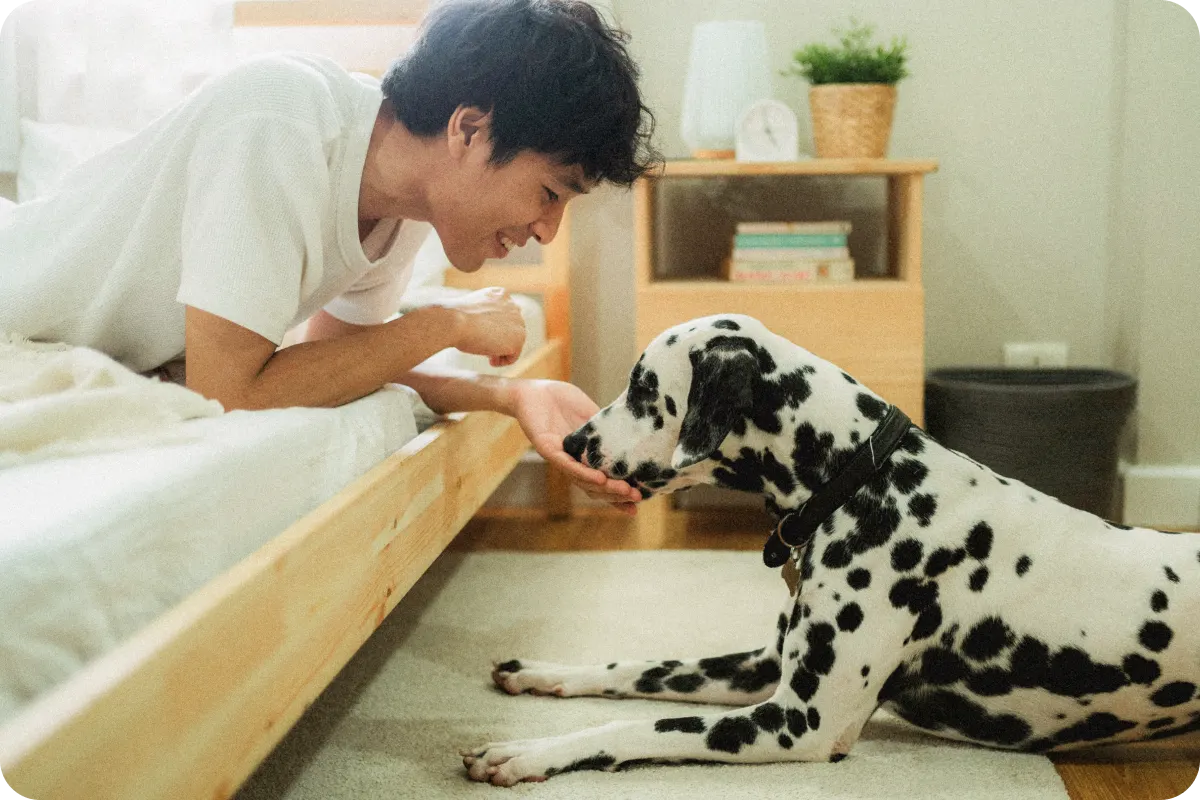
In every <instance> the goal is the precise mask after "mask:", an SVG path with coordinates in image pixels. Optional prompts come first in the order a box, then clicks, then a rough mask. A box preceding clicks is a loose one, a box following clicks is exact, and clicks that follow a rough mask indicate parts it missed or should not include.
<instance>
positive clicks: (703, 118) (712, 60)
mask: <svg viewBox="0 0 1200 800" xmlns="http://www.w3.org/2000/svg"><path fill="white" fill-rule="evenodd" d="M770 96H771V74H770V71H769V70H768V68H767V35H766V29H765V27H764V26H763V24H762V23H761V22H758V21H756V20H721V21H717V22H701V23H699V24H697V25H696V27H695V28H694V29H693V31H692V49H691V55H690V57H689V59H688V71H687V77H686V79H685V81H684V90H683V109H682V111H683V119H682V130H681V133H682V135H683V141H684V142H685V143H686V144H687V146H688V147H689V148H691V150H692V154H693V155H695V156H710V157H711V156H723V157H732V156H733V150H734V140H735V133H736V129H737V122H738V118H739V117H740V116H741V113H742V111H744V110H745V109H746V108H747V107H748V106H749V105H750V104H751V103H754V102H755V101H757V100H762V99H765V98H768V97H770Z"/></svg>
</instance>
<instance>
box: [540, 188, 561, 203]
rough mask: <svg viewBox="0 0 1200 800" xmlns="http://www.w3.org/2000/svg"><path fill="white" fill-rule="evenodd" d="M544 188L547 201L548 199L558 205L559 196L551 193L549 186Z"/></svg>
mask: <svg viewBox="0 0 1200 800" xmlns="http://www.w3.org/2000/svg"><path fill="white" fill-rule="evenodd" d="M542 188H543V189H545V190H546V199H547V200H549V201H550V202H551V203H557V202H558V195H557V194H555V193H554V192H552V191H550V188H549V187H547V186H543V187H542Z"/></svg>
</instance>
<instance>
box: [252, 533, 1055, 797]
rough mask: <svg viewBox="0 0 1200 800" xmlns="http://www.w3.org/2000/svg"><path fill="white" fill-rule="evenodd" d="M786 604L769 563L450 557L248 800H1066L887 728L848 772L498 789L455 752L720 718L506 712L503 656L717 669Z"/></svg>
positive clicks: (1040, 777)
mask: <svg viewBox="0 0 1200 800" xmlns="http://www.w3.org/2000/svg"><path fill="white" fill-rule="evenodd" d="M785 593H786V591H785V589H784V586H783V582H782V581H781V580H780V579H779V577H778V575H777V573H775V572H771V571H768V570H767V569H765V568H764V567H763V566H762V562H761V560H760V557H759V556H758V555H757V554H756V553H734V552H717V551H665V552H620V553H586V554H584V553H580V554H565V555H558V554H517V553H478V554H471V555H466V556H464V555H457V554H446V555H444V556H442V558H441V559H439V560H438V561H437V562H436V563H435V564H434V565H433V567H432V568H431V569H430V571H429V572H428V573H427V574H426V575H425V576H424V577H423V578H422V579H421V581H420V582H419V583H418V584H417V585H416V586H415V587H414V588H413V590H412V591H411V592H410V593H409V595H408V596H407V597H405V598H404V600H403V601H402V602H401V604H400V605H399V607H397V609H396V610H395V611H394V612H393V613H392V615H391V616H390V617H389V618H388V620H387V621H386V622H385V623H384V625H383V626H382V627H381V628H380V629H379V630H378V631H377V632H376V633H375V635H374V636H373V637H372V638H371V640H370V641H369V642H368V643H367V645H366V646H365V647H364V648H363V650H362V651H360V652H359V653H358V654H357V655H356V656H355V658H354V660H353V661H351V662H350V664H349V665H347V667H346V669H345V670H343V672H342V673H341V675H339V677H338V679H337V680H336V681H335V682H334V683H333V684H332V685H331V686H330V688H329V689H328V690H327V691H326V692H325V694H324V695H322V697H321V698H320V699H319V700H318V701H317V703H315V704H314V705H313V707H312V708H311V709H309V711H308V713H307V714H306V715H305V716H304V718H302V719H301V721H300V722H299V724H298V725H297V727H296V728H295V729H294V730H293V731H292V732H291V734H289V736H288V737H287V738H286V739H285V740H284V741H283V742H282V743H281V744H280V746H279V747H278V748H277V749H276V751H275V753H274V754H272V756H271V758H269V759H268V760H267V761H266V763H264V764H263V765H262V767H261V768H260V769H259V770H258V772H257V773H255V775H254V776H253V777H252V778H251V779H250V781H249V782H248V783H247V784H246V786H245V787H243V789H242V791H241V792H240V793H239V795H238V800H268V798H269V799H270V800H277V799H279V798H287V799H288V800H351V798H353V800H375V799H376V798H378V799H379V800H384V798H387V800H401V799H402V798H413V799H414V800H439V798H459V797H484V796H488V797H511V796H525V795H529V796H530V797H536V798H538V800H565V799H569V800H592V799H593V798H594V799H595V800H615V798H653V800H674V799H675V798H680V800H683V799H684V798H686V800H697V799H698V798H720V800H739V799H740V798H746V800H751V799H752V800H773V798H780V799H781V800H782V799H783V798H787V800H795V798H806V800H817V799H818V798H819V799H820V800H833V799H837V798H846V799H847V800H849V799H850V798H853V800H869V799H870V798H880V800H884V799H886V800H895V799H896V798H909V797H911V798H921V800H932V799H933V798H954V800H985V799H988V798H997V800H999V799H1001V798H1003V799H1004V800H1008V799H1009V798H1021V800H1041V799H1042V798H1045V799H1046V800H1050V799H1051V798H1053V800H1064V798H1066V797H1067V794H1066V791H1065V789H1064V788H1063V785H1062V782H1061V780H1060V779H1059V777H1058V774H1057V773H1056V772H1055V770H1054V767H1053V766H1052V765H1051V764H1050V762H1049V760H1047V759H1046V758H1044V757H1042V756H1033V755H1020V754H1009V753H1001V752H996V751H989V750H985V749H982V748H976V747H973V746H969V745H962V744H957V743H952V742H949V741H944V740H940V739H936V738H933V737H929V736H926V735H924V734H921V733H919V732H917V731H915V730H914V729H911V728H908V727H907V726H905V725H903V723H900V722H898V721H895V720H894V719H892V720H885V719H882V718H881V717H880V716H879V715H877V716H876V717H875V718H874V719H873V720H872V721H871V722H870V723H869V724H868V725H867V727H866V729H865V731H864V733H863V737H862V739H861V740H860V741H859V743H858V744H857V745H856V746H855V748H854V750H853V751H852V753H851V755H850V757H849V758H847V759H845V760H844V761H842V762H841V763H839V764H769V765H763V766H758V765H755V766H743V765H712V766H709V765H694V766H655V767H642V768H637V769H631V770H628V771H624V772H616V773H605V772H578V773H571V774H567V775H562V776H559V777H556V778H552V779H551V780H549V781H547V782H545V783H540V784H519V785H518V786H517V787H515V788H513V789H501V788H496V787H492V786H489V785H486V784H476V783H472V782H470V781H469V780H468V779H467V778H466V774H465V772H464V770H463V767H462V763H461V759H460V758H459V756H458V755H457V753H458V750H459V748H462V747H468V746H472V747H473V746H475V745H478V744H483V743H485V742H487V741H498V740H506V739H517V738H530V737H536V736H549V735H555V734H560V733H567V732H570V731H573V730H577V729H579V728H583V727H589V726H592V725H599V724H602V723H604V722H608V721H610V720H613V719H633V718H658V717H660V716H664V715H669V716H679V715H683V714H685V713H688V710H689V709H693V710H697V711H705V710H710V709H716V708H717V707H713V706H694V705H685V704H680V703H669V704H668V703H662V702H654V701H649V700H605V699H602V698H567V699H559V698H546V697H533V696H529V695H521V696H519V697H509V696H508V695H505V694H503V693H501V692H499V691H497V690H495V689H493V688H492V686H491V681H490V679H489V677H488V674H489V672H490V669H491V660H492V659H493V658H503V659H507V658H517V657H526V658H533V659H539V660H546V661H561V662H563V663H581V664H582V663H605V662H608V661H611V660H615V659H618V658H639V659H641V658H646V659H649V658H670V657H689V656H710V655H721V654H724V653H730V652H736V651H738V650H744V649H751V648H754V647H759V646H761V645H763V644H765V643H767V642H771V641H773V639H774V626H775V618H776V615H777V614H778V612H779V610H780V604H781V602H782V601H783V599H784V595H785Z"/></svg>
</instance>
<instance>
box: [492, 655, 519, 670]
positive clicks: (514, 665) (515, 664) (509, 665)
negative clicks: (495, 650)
mask: <svg viewBox="0 0 1200 800" xmlns="http://www.w3.org/2000/svg"><path fill="white" fill-rule="evenodd" d="M496 671H497V672H520V671H521V662H520V661H518V660H517V659H515V658H514V659H513V660H512V661H505V662H504V663H503V664H497V665H496Z"/></svg>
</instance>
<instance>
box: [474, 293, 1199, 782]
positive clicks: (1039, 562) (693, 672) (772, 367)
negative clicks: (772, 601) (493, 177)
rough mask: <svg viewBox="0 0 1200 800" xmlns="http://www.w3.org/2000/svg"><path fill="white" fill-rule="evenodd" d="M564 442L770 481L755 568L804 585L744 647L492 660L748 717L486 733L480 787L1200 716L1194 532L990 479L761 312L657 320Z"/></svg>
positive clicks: (551, 679)
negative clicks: (883, 727) (880, 730)
mask: <svg viewBox="0 0 1200 800" xmlns="http://www.w3.org/2000/svg"><path fill="white" fill-rule="evenodd" d="M564 446H565V447H566V449H567V451H568V452H569V453H571V454H572V455H573V456H575V457H576V458H578V459H580V460H581V461H583V462H585V463H587V464H589V465H591V466H593V467H596V468H598V469H600V470H602V471H603V472H605V473H607V474H608V475H611V476H615V477H618V478H623V479H625V480H627V481H628V482H629V483H631V484H632V485H634V486H636V487H638V488H639V489H641V491H642V494H643V495H645V496H647V497H649V496H650V495H653V494H661V493H666V492H671V491H675V490H678V489H682V488H685V487H687V486H691V485H694V484H698V483H713V484H717V485H720V486H724V487H728V488H731V489H737V490H741V491H746V492H757V493H759V494H761V495H763V496H764V497H765V502H766V506H767V509H768V510H769V511H770V512H771V513H772V514H773V515H774V516H775V517H776V519H777V520H778V521H779V525H778V527H777V528H776V530H775V531H774V533H771V535H770V538H769V539H767V546H766V548H765V549H764V559H765V560H766V561H767V563H768V564H769V565H774V564H780V563H781V562H787V563H786V564H784V566H785V569H786V568H789V567H790V568H792V569H794V570H795V571H796V573H797V583H796V588H795V589H794V590H793V591H792V592H791V594H790V597H789V600H788V601H787V604H786V606H785V607H784V608H783V610H782V611H781V612H780V613H779V616H778V621H777V625H776V628H777V631H776V633H775V634H774V635H773V639H774V640H773V641H769V642H767V643H766V644H765V645H764V646H762V647H759V648H758V649H754V650H749V651H747V652H740V653H733V654H727V655H717V656H714V657H711V658H701V659H670V660H664V661H638V662H623V661H619V662H616V663H610V664H603V665H598V666H572V665H561V664H550V663H544V662H537V661H527V660H512V661H507V662H505V663H500V664H497V665H496V666H495V670H494V672H493V673H492V678H493V680H494V682H495V683H496V684H497V685H498V686H499V687H500V688H501V689H503V690H504V691H506V692H508V693H510V694H518V693H521V692H532V693H535V694H547V695H557V696H559V697H572V696H583V695H594V696H601V697H638V698H658V699H662V700H677V701H690V702H694V703H712V704H718V705H728V706H735V707H736V708H734V709H733V710H727V711H724V712H720V713H710V714H700V715H689V716H665V717H663V718H661V719H651V720H637V721H619V722H612V723H609V724H607V725H603V726H600V727H597V728H592V729H588V730H583V731H579V732H577V733H573V734H570V735H566V736H556V737H551V738H542V739H526V740H522V741H512V742H500V743H492V744H487V745H485V746H483V747H479V748H477V749H473V750H469V751H464V752H463V753H462V755H463V763H464V764H465V766H466V768H467V771H468V773H469V776H470V777H471V778H472V779H474V780H477V781H488V782H491V783H493V784H496V785H503V786H511V785H513V784H515V783H517V782H519V781H542V780H545V779H547V778H548V777H552V776H554V775H557V774H560V773H563V772H570V771H573V770H585V769H591V770H614V769H618V768H621V767H627V766H630V765H633V764H646V763H672V762H674V763H680V762H696V761H705V762H729V763H763V762H776V761H838V760H840V759H842V758H844V757H845V756H846V755H847V754H848V753H849V752H850V749H851V747H852V746H853V745H854V743H855V741H856V740H857V739H858V737H859V734H860V732H861V730H862V728H863V725H864V724H865V723H866V722H867V720H868V719H869V718H870V717H871V715H872V714H873V713H874V712H875V710H876V708H878V707H880V706H883V707H886V708H888V709H889V710H891V711H892V712H894V713H896V714H897V715H899V716H900V717H902V718H903V719H905V720H907V721H909V722H910V723H913V724H915V725H917V726H919V727H920V728H923V729H925V730H927V731H931V732H933V733H935V734H938V735H942V736H946V737H949V738H952V739H957V740H964V741H968V742H975V743H978V744H980V745H985V746H988V747H998V748H1006V749H1014V750H1024V751H1029V752H1045V751H1049V750H1058V749H1064V748H1071V747H1080V746H1091V745H1096V744H1103V743H1113V742H1128V741H1133V740H1139V739H1157V738H1162V737H1167V736H1172V735H1175V734H1180V733H1184V732H1188V731H1196V730H1200V690H1198V688H1197V686H1198V684H1200V626H1197V624H1196V620H1197V619H1200V537H1196V536H1192V535H1188V534H1168V533H1164V532H1160V531H1155V530H1148V529H1144V528H1129V527H1126V526H1122V525H1117V524H1113V523H1110V522H1106V521H1104V520H1102V519H1100V518H1098V517H1096V516H1093V515H1092V514H1088V513H1086V512H1083V511H1079V510H1076V509H1074V508H1070V507H1068V506H1066V505H1064V504H1062V503H1060V502H1059V501H1057V500H1055V499H1054V498H1052V497H1049V496H1047V495H1045V494H1043V493H1041V492H1038V491H1036V490H1035V489H1032V488H1030V487H1029V486H1026V485H1025V484H1023V483H1020V482H1019V481H1016V480H1011V479H1007V478H1004V477H1002V476H1000V475H997V474H996V473H994V472H992V471H991V470H989V469H988V468H987V467H985V466H983V465H981V464H978V463H976V462H975V461H973V460H972V459H970V458H968V457H966V456H964V455H963V454H961V453H958V452H955V451H953V450H950V449H947V448H945V447H943V446H941V445H939V444H938V443H937V442H936V441H934V440H933V439H932V438H930V437H929V436H928V435H926V434H925V433H924V432H923V431H922V430H921V429H920V428H918V427H916V426H915V425H912V424H911V423H910V422H908V420H907V418H904V417H903V415H902V414H901V413H900V412H899V410H898V409H896V408H894V407H892V406H890V405H889V404H888V403H886V402H885V401H884V400H883V399H882V398H881V397H880V396H879V395H877V394H875V393H874V392H872V391H871V390H870V389H868V388H867V387H866V386H864V385H862V384H861V383H859V382H858V381H857V380H855V379H854V378H853V377H851V376H850V375H848V374H846V373H845V372H843V371H842V370H841V369H839V368H838V367H836V366H834V365H833V364H831V363H829V362H827V361H824V360H822V359H820V358H818V357H816V356H814V355H813V354H812V353H809V352H807V351H806V350H804V349H802V348H800V347H798V346H797V345H795V344H793V343H791V342H789V341H787V340H785V339H783V338H782V337H780V336H777V335H775V334H773V333H771V332H770V331H769V330H767V329H766V327H764V326H763V325H762V324H761V323H760V322H758V321H757V320H755V319H753V318H750V317H746V316H739V315H727V314H726V315H719V316H712V317H704V318H701V319H696V320H693V321H691V322H688V323H685V324H683V325H679V326H676V327H674V328H671V329H669V330H667V331H666V332H664V333H663V334H661V335H660V336H659V337H658V338H656V339H655V340H654V341H653V342H652V343H651V344H650V346H649V347H648V348H647V349H646V351H645V352H644V353H643V354H642V356H641V358H640V359H639V360H638V362H637V364H636V366H634V368H633V371H632V373H631V374H630V378H629V386H628V388H627V389H626V390H625V392H623V393H622V394H621V396H620V397H619V398H617V400H616V401H615V402H614V403H613V404H612V405H610V406H608V407H607V408H605V409H603V410H601V411H600V412H599V413H598V414H597V415H596V416H595V417H593V418H592V419H591V420H590V421H589V422H587V424H585V425H584V426H583V427H581V428H580V429H579V430H577V431H575V432H574V433H572V434H571V435H570V436H568V437H567V439H566V440H565V442H564ZM814 509H815V510H814ZM697 624H698V625H699V624H702V623H701V622H700V621H697Z"/></svg>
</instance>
